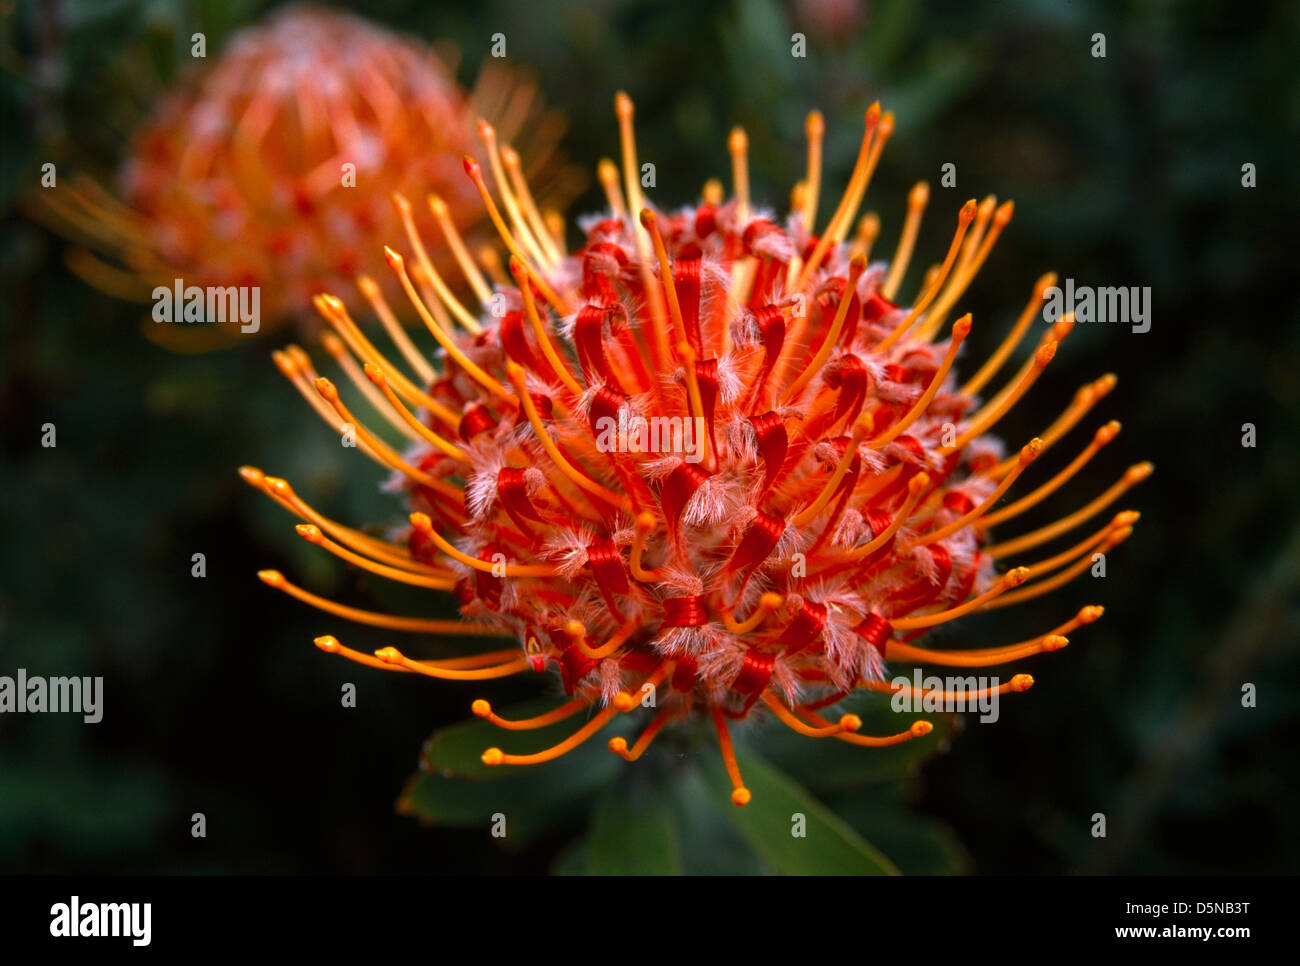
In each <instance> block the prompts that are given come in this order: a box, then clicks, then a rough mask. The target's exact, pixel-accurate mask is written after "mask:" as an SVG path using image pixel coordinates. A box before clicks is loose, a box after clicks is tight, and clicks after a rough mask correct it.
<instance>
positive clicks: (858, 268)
mask: <svg viewBox="0 0 1300 966" xmlns="http://www.w3.org/2000/svg"><path fill="white" fill-rule="evenodd" d="M866 270H867V256H866V255H864V254H862V252H858V253H857V254H856V255H854V256H853V257H852V258H850V259H849V276H850V277H851V278H852V277H856V276H858V275H861V274H862V273H863V272H865V271H866Z"/></svg>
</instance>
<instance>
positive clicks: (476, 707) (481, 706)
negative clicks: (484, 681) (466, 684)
mask: <svg viewBox="0 0 1300 966" xmlns="http://www.w3.org/2000/svg"><path fill="white" fill-rule="evenodd" d="M469 709H470V711H472V712H474V714H476V715H478V716H479V717H480V718H486V717H487V716H488V715H490V714H491V713H492V705H490V704H489V703H488V702H486V701H484V700H483V699H482V698H479V699H478V700H477V701H475V702H474V703H473V704H471V705H470V706H469Z"/></svg>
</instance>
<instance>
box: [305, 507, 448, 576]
mask: <svg viewBox="0 0 1300 966" xmlns="http://www.w3.org/2000/svg"><path fill="white" fill-rule="evenodd" d="M294 530H295V531H296V532H297V534H298V536H300V537H302V538H303V539H304V540H306V541H307V542H308V543H314V544H315V545H316V546H318V547H320V548H322V549H323V550H327V551H329V552H330V553H332V554H334V556H336V557H339V558H340V559H342V560H346V561H347V562H348V563H350V564H353V565H355V566H357V567H360V568H362V569H363V570H368V571H370V572H371V573H372V574H377V575H379V576H380V577H387V578H388V579H389V580H396V581H398V582H399V583H403V584H410V585H412V586H413V587H427V588H429V589H431V590H453V589H455V586H456V582H455V581H454V580H453V579H451V578H449V577H429V576H425V575H424V574H418V573H412V572H411V571H409V570H403V569H401V568H399V567H390V566H388V565H387V564H382V563H377V562H375V561H373V560H369V559H367V558H365V557H363V556H361V555H360V554H357V553H353V552H352V551H351V550H349V549H348V548H347V547H344V546H342V545H341V544H338V543H335V542H334V541H333V540H331V539H330V538H329V537H327V536H325V534H323V533H321V531H320V528H319V527H318V526H316V525H315V524H312V523H300V524H298V525H297V526H296V527H294Z"/></svg>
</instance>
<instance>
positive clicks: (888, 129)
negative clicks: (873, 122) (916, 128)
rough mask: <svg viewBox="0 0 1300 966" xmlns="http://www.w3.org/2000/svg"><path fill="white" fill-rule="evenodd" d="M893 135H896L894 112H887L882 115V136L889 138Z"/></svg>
mask: <svg viewBox="0 0 1300 966" xmlns="http://www.w3.org/2000/svg"><path fill="white" fill-rule="evenodd" d="M893 133H894V112H893V111H885V113H884V114H882V115H880V136H881V137H886V138H887V137H889V135H891V134H893Z"/></svg>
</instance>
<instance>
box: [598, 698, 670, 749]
mask: <svg viewBox="0 0 1300 966" xmlns="http://www.w3.org/2000/svg"><path fill="white" fill-rule="evenodd" d="M672 712H673V709H672V708H671V707H664V708H660V709H659V713H658V714H656V715H655V716H654V718H653V719H652V720H651V721H650V724H648V725H646V729H645V731H643V732H641V736H640V737H639V738H637V740H636V744H634V745H633V746H632V749H631V750H630V751H629V750H628V747H627V739H626V738H623V737H615V738H610V739H609V750H610V751H612V752H614V754H616V755H618V756H619V757H620V758H622V759H623V760H624V761H636V760H637V759H638V758H640V757H641V756H642V755H644V754H645V751H646V749H647V748H649V747H650V743H651V742H652V741H654V740H655V735H657V734H659V732H660V731H661V730H662V729H663V726H664V725H666V724H667V723H668V720H669V718H671V717H672Z"/></svg>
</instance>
